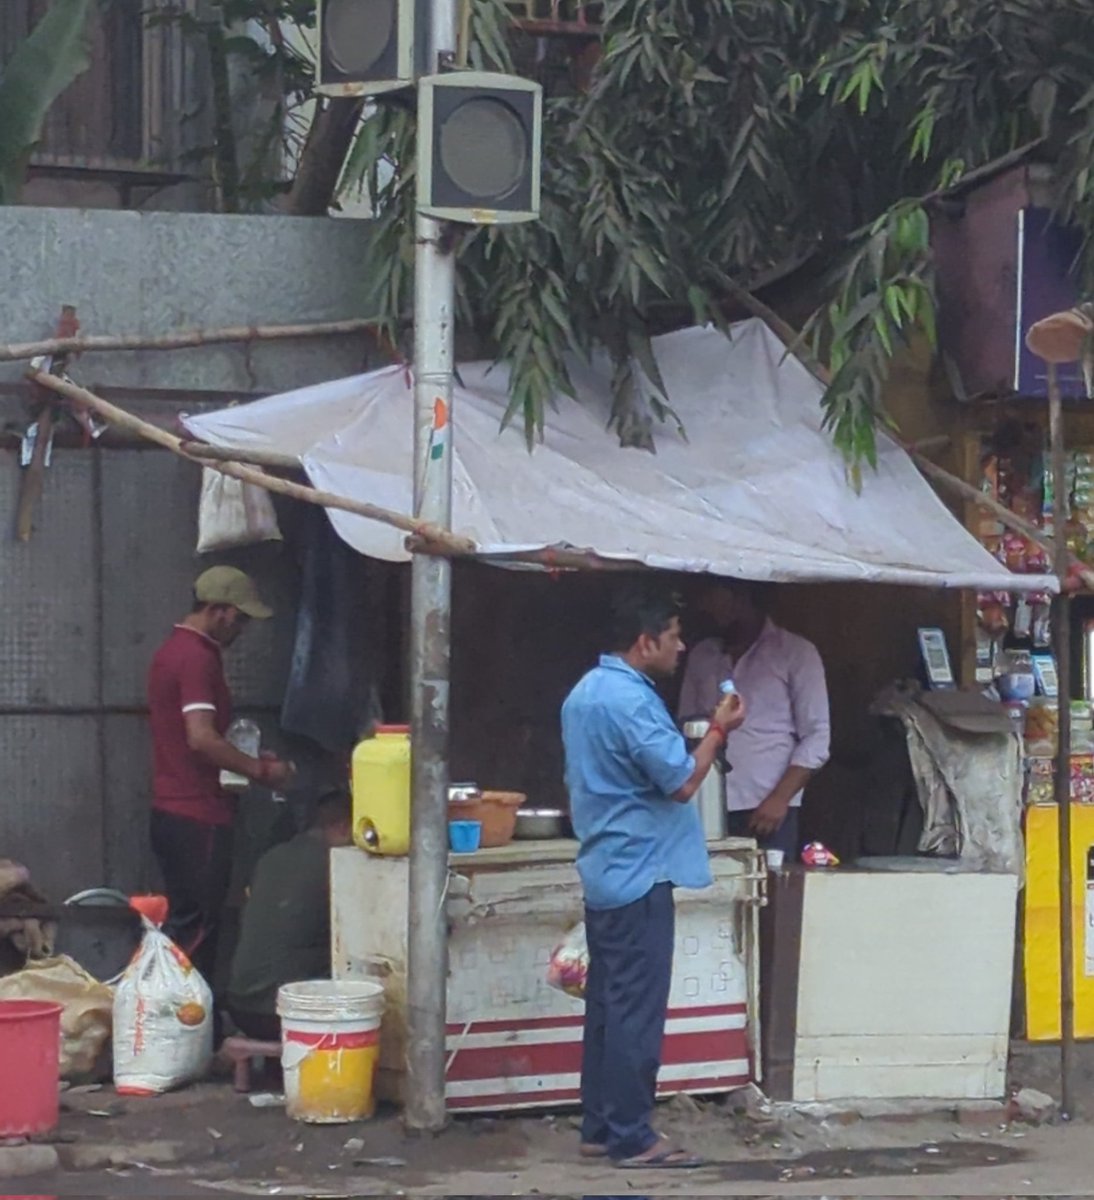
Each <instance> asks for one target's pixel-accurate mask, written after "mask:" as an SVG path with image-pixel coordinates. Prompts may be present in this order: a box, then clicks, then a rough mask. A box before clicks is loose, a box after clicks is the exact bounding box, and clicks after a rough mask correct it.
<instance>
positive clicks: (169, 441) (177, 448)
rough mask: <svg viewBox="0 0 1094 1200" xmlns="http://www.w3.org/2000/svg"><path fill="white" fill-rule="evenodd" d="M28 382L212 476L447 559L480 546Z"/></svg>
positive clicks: (40, 375)
mask: <svg viewBox="0 0 1094 1200" xmlns="http://www.w3.org/2000/svg"><path fill="white" fill-rule="evenodd" d="M27 378H28V379H30V380H32V381H33V382H34V383H40V384H41V385H42V386H43V387H46V388H49V389H50V390H51V391H54V392H57V393H58V395H61V396H64V397H65V398H66V399H67V400H70V401H71V402H72V403H73V404H75V405H78V406H79V407H82V408H89V409H91V411H92V412H94V413H95V414H96V415H98V416H99V417H101V418H102V419H103V420H104V421H106V422H108V423H109V424H111V425H117V426H119V427H120V428H122V429H126V430H128V431H129V432H131V433H136V434H139V435H140V436H141V437H143V438H146V439H147V440H148V441H150V442H154V443H155V444H156V445H158V446H162V447H164V449H167V450H170V451H172V452H173V453H174V454H177V455H178V456H179V457H180V458H185V459H186V460H187V461H188V462H193V463H197V464H198V466H202V467H208V468H209V469H210V470H212V471H219V472H220V473H221V474H222V475H229V476H231V477H232V478H233V479H238V480H240V481H241V482H242V483H253V484H254V485H255V486H256V487H260V488H265V489H266V491H268V492H275V493H277V494H278V495H279V496H288V497H289V498H290V499H292V500H302V501H304V503H305V504H318V505H319V506H320V507H322V508H334V509H338V510H340V511H342V512H348V513H353V514H354V516H358V517H365V518H367V519H368V520H370V521H379V522H381V523H382V524H384V525H391V526H393V527H394V528H395V529H400V530H402V531H403V532H404V533H408V534H413V535H415V536H417V537H420V538H424V539H425V540H426V541H428V542H431V543H433V544H434V545H437V546H439V547H444V549H445V550H446V552H447V553H448V554H450V555H452V556H453V557H456V558H467V557H471V556H473V555H474V554H475V553H476V547H475V543H474V542H473V541H471V539H470V538H465V537H459V536H458V535H456V534H453V533H449V532H448V530H445V529H440V528H439V527H438V526H436V525H432V524H430V523H429V522H428V521H419V520H416V519H415V518H414V517H408V516H407V515H406V514H405V513H399V512H394V511H393V510H391V509H388V508H381V507H380V506H379V505H378V504H369V503H367V502H366V501H363V500H351V499H349V498H348V497H347V496H339V495H336V494H335V493H334V492H325V491H322V490H320V489H319V488H313V487H308V486H305V485H304V484H300V483H293V482H291V481H290V480H288V479H280V478H278V477H277V476H275V475H267V474H266V473H265V472H263V471H261V470H259V469H258V468H256V467H244V466H240V465H239V464H238V463H233V462H217V461H216V460H212V459H210V460H204V461H203V460H202V459H200V458H195V457H193V456H191V455H190V454H188V453H187V452H186V451H185V450H184V449H183V442H182V438H180V437H176V436H175V434H173V433H168V432H167V430H166V429H160V428H158V427H157V426H155V425H151V424H149V423H148V422H147V421H142V420H141V418H140V417H135V416H133V414H132V413H128V412H126V411H125V409H123V408H118V406H117V405H115V404H111V403H110V401H109V400H104V399H103V398H102V397H101V396H96V395H95V393H94V392H89V391H88V390H87V389H86V388H82V387H79V386H78V385H77V384H75V383H71V382H70V381H68V380H66V379H58V378H57V377H56V376H54V375H47V374H45V373H44V372H42V371H30V372H28V374H27Z"/></svg>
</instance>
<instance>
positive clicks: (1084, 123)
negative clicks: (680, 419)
mask: <svg viewBox="0 0 1094 1200" xmlns="http://www.w3.org/2000/svg"><path fill="white" fill-rule="evenodd" d="M472 8H473V14H472V15H473V20H472V28H473V44H472V46H471V49H470V59H471V62H472V65H475V66H480V67H487V68H489V67H494V68H498V69H502V70H509V69H512V67H513V60H514V55H516V56H517V61H516V66H517V68H518V69H519V70H520V71H521V73H525V74H527V73H529V72H530V71H531V70H532V69H534V65H533V64H532V62H531V56H530V55H527V54H526V53H525V51H526V49H527V46H528V44H529V43H528V41H527V39H522V36H521V35H514V34H512V33H511V31H510V30H509V28H508V15H507V11H506V8H505V6H504V4H503V3H502V2H501V0H472ZM604 19H605V36H604V41H603V55H602V58H601V61H600V63H599V65H598V66H597V68H596V71H595V73H594V76H593V82H592V86H591V87H590V88H589V90H588V91H587V92H585V93H583V94H574V93H573V90H572V89H571V92H570V94H566V93H565V92H564V91H562V90H560V89H558V88H556V89H555V91H554V92H553V93H550V94H548V97H547V101H546V105H545V126H546V127H545V137H544V164H543V166H544V187H543V218H542V220H541V221H540V222H538V223H535V224H532V225H529V226H524V227H519V228H510V229H505V230H498V229H485V230H478V231H475V232H473V233H472V234H470V235H468V236H467V237H466V238H465V240H464V241H463V243H462V246H461V251H460V279H461V294H460V316H461V319H462V320H463V321H464V322H465V323H467V324H469V325H471V326H473V327H474V328H475V329H476V330H477V331H478V332H479V333H480V334H481V335H482V336H483V337H484V338H485V339H486V342H487V344H488V345H490V346H491V347H492V349H493V352H494V353H496V354H497V355H498V356H499V357H504V358H506V359H509V360H510V361H511V363H512V366H513V391H512V398H511V405H510V413H509V416H510V418H511V419H519V420H521V421H523V423H524V428H525V430H526V432H527V434H528V437H529V439H530V440H534V439H535V437H536V436H537V433H538V431H539V430H540V429H541V428H542V422H543V418H544V412H545V409H546V406H547V405H548V404H549V402H550V396H551V394H552V393H553V392H555V391H559V390H561V391H564V392H565V391H569V390H570V381H569V376H568V373H567V369H566V355H567V353H568V352H572V351H577V352H578V353H580V354H588V353H589V351H590V350H591V348H592V346H593V345H594V343H599V344H601V345H604V346H606V347H607V348H608V349H609V350H610V352H611V354H612V356H613V359H614V361H615V363H616V372H615V383H616V406H615V413H614V423H615V425H616V427H617V428H618V429H619V431H620V433H621V435H622V436H623V437H624V440H625V441H628V442H630V443H637V444H645V445H648V444H650V439H651V436H652V435H651V430H652V428H653V424H652V423H653V422H654V421H656V420H657V419H659V418H664V417H668V418H670V419H671V414H672V409H671V404H672V397H671V396H666V395H665V394H664V392H663V388H662V387H661V384H660V381H659V380H658V379H656V378H655V377H653V376H651V374H650V372H651V368H652V367H653V363H652V355H651V354H650V352H649V337H650V334H651V333H652V332H656V331H658V330H659V329H662V328H666V327H671V326H672V325H673V324H676V325H681V324H685V323H688V322H690V321H693V320H697V321H703V320H707V319H716V318H717V315H718V313H719V311H720V308H721V304H722V301H723V300H724V298H725V296H726V294H727V291H728V290H731V289H728V288H727V286H726V284H727V281H731V282H732V283H735V284H736V285H738V286H740V287H744V288H746V289H750V290H751V289H754V288H756V287H757V286H760V285H761V284H762V283H763V281H764V280H765V279H770V278H772V277H776V276H778V275H780V274H782V273H785V272H786V271H787V270H789V269H791V268H793V267H795V266H796V265H798V264H802V263H809V264H810V267H811V269H813V270H815V271H816V272H817V273H819V274H820V275H821V276H822V277H823V279H824V303H823V304H822V306H821V307H820V308H819V309H818V311H817V312H816V313H815V314H814V316H813V318H812V320H811V321H810V322H809V326H808V331H807V332H808V336H809V338H810V340H811V344H812V346H813V348H814V352H815V353H817V354H818V355H821V354H823V356H824V357H825V358H826V359H827V360H828V361H829V362H830V363H831V364H832V368H833V372H834V377H833V380H832V384H831V386H830V387H829V388H828V390H827V394H826V395H825V398H824V406H825V417H826V421H827V424H828V427H829V428H830V430H831V432H832V435H833V438H834V440H835V443H836V445H837V446H838V447H839V448H840V450H841V451H842V452H843V453H844V454H845V456H846V457H847V460H848V462H849V464H850V465H851V468H852V472H853V473H854V472H857V471H858V470H859V469H860V467H861V465H862V464H870V463H872V462H873V461H874V456H875V450H876V442H875V437H876V431H877V430H878V428H879V427H882V426H884V424H885V423H886V420H887V418H886V415H885V411H884V406H883V402H882V392H883V388H884V384H885V380H886V377H887V373H888V364H889V361H890V358H891V356H892V355H893V353H895V352H896V351H897V350H898V349H899V347H901V346H902V345H904V344H905V343H906V342H907V341H908V340H909V338H911V337H913V336H926V337H927V338H929V339H932V340H933V337H934V320H935V290H934V279H933V273H932V267H931V254H930V248H929V236H928V235H929V215H930V210H931V205H932V203H933V201H934V199H935V198H936V197H937V193H938V192H939V190H940V189H944V188H947V187H950V186H952V185H953V184H955V183H957V182H958V181H959V180H960V179H961V178H962V177H963V176H964V175H965V174H967V173H968V172H969V171H971V170H974V169H976V168H978V167H980V166H983V165H985V164H987V163H990V162H992V161H994V160H995V159H997V158H998V157H1000V156H1001V155H1004V154H1006V153H1007V152H1009V151H1011V150H1013V149H1015V148H1016V147H1019V146H1023V145H1025V144H1027V143H1029V142H1030V141H1031V140H1035V139H1037V138H1044V139H1046V141H1045V143H1044V148H1045V152H1046V154H1048V155H1050V156H1051V157H1052V158H1053V159H1054V160H1055V162H1056V164H1057V179H1058V182H1059V201H1060V205H1061V209H1062V211H1063V212H1064V213H1065V214H1066V215H1067V216H1068V217H1070V218H1071V219H1074V220H1076V221H1078V222H1079V223H1080V224H1081V225H1082V226H1083V228H1084V229H1086V230H1088V231H1090V230H1094V174H1092V172H1091V164H1092V162H1094V85H1092V84H1091V82H1090V81H1091V80H1092V79H1094V38H1092V37H1091V36H1090V32H1091V9H1090V6H1089V3H1088V0H607V3H606V5H605V18H604ZM522 55H524V57H521V56H522ZM525 57H526V58H528V59H529V62H528V63H526V62H525ZM363 129H364V132H363V134H362V140H361V141H360V142H359V144H358V146H357V148H356V152H355V154H354V156H353V159H352V161H351V163H350V164H349V167H348V169H347V172H346V184H347V186H350V187H352V186H354V185H355V183H359V182H360V181H361V180H362V179H366V178H367V179H368V180H369V181H370V184H369V189H370V194H371V195H372V197H373V199H374V203H375V206H376V211H377V214H378V216H379V220H380V224H381V237H380V239H379V240H378V242H377V247H376V258H375V261H374V267H373V273H374V275H375V277H376V278H377V279H378V280H382V282H383V288H382V291H383V296H382V297H378V299H380V300H381V301H382V303H383V306H384V311H385V313H386V314H387V316H388V318H389V319H390V321H391V322H392V324H393V326H394V325H395V323H396V322H397V321H399V320H400V319H401V320H403V321H405V320H406V318H407V317H408V315H409V314H410V311H411V296H412V286H413V270H412V253H411V250H412V244H411V240H410V239H411V236H412V235H411V228H412V226H411V222H410V220H409V218H410V214H411V211H412V206H413V187H412V186H410V184H411V166H410V163H411V155H412V146H413V130H412V126H411V121H410V118H409V117H408V116H407V115H406V114H405V113H403V112H399V111H392V110H390V109H388V108H386V107H383V106H381V107H378V108H377V110H376V115H375V116H373V117H372V118H371V119H370V120H368V121H366V122H365V124H364V127H363ZM1087 257H1088V258H1091V259H1092V261H1094V255H1088V256H1087ZM1091 274H1092V276H1094V271H1092V272H1091ZM1092 282H1094V279H1092ZM639 370H641V372H642V373H643V374H645V375H646V376H647V377H648V384H649V386H642V387H636V386H635V382H636V373H637V372H638V371H639ZM651 395H652V396H653V405H652V407H651V408H649V409H647V408H645V407H644V405H645V403H646V401H645V400H644V399H643V397H646V398H648V397H649V396H651Z"/></svg>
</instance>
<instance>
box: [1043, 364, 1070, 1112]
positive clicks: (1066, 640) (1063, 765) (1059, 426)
mask: <svg viewBox="0 0 1094 1200" xmlns="http://www.w3.org/2000/svg"><path fill="white" fill-rule="evenodd" d="M1048 415H1049V422H1048V424H1049V446H1050V448H1051V451H1050V452H1051V459H1052V485H1053V496H1052V501H1053V503H1052V517H1053V523H1054V525H1055V529H1056V533H1057V534H1058V535H1059V541H1058V542H1057V551H1056V570H1057V571H1059V570H1060V569H1061V568H1062V567H1063V565H1064V562H1065V560H1066V552H1065V550H1064V542H1063V530H1064V527H1065V525H1066V524H1067V519H1068V510H1069V507H1070V505H1069V503H1068V494H1067V459H1066V451H1065V449H1064V418H1063V413H1062V405H1061V403H1060V382H1059V376H1058V373H1057V369H1056V363H1054V362H1049V364H1048ZM1052 608H1053V613H1052V617H1053V619H1052V635H1053V643H1054V645H1053V649H1054V650H1055V652H1056V676H1057V683H1058V689H1059V709H1058V711H1059V717H1058V722H1057V745H1056V779H1055V785H1054V789H1053V791H1054V796H1055V800H1056V820H1057V837H1058V853H1059V863H1060V878H1059V897H1060V1110H1061V1112H1062V1113H1063V1115H1064V1116H1065V1117H1071V1116H1073V1115H1074V1113H1075V957H1074V955H1075V929H1074V921H1073V919H1072V907H1071V906H1072V899H1073V897H1072V885H1071V597H1070V596H1068V595H1066V594H1061V595H1059V596H1057V597H1056V601H1055V603H1054V604H1053V606H1052Z"/></svg>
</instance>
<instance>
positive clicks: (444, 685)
mask: <svg viewBox="0 0 1094 1200" xmlns="http://www.w3.org/2000/svg"><path fill="white" fill-rule="evenodd" d="M429 10H430V20H429V29H428V37H429V58H428V68H429V70H431V71H437V70H439V69H441V68H442V67H444V66H449V65H451V64H452V62H454V60H455V54H456V37H457V28H458V21H457V0H431V3H430V5H429ZM455 281H456V264H455V252H454V246H453V240H452V239H451V238H450V237H448V235H447V231H446V227H445V225H444V224H443V223H442V222H440V221H435V220H433V219H431V218H429V217H426V216H423V215H422V214H421V213H417V214H415V248H414V465H415V473H414V513H415V515H416V516H417V517H418V518H419V519H420V520H423V521H428V522H430V523H432V524H434V525H437V526H439V527H440V528H442V529H449V528H451V524H452V421H451V407H452V378H453V343H454V329H453V320H454V316H453V307H454V301H455ZM451 623H452V564H451V560H450V559H448V558H447V557H443V556H440V555H429V554H415V555H414V557H413V559H412V563H411V597H410V754H411V759H410V762H411V765H410V790H411V807H410V869H409V888H410V895H409V896H408V928H407V1043H406V1044H407V1051H406V1070H407V1094H406V1111H405V1122H406V1126H407V1128H408V1130H412V1131H415V1132H436V1131H438V1130H440V1129H442V1128H443V1127H444V1124H445V1103H444V1077H445V1021H446V994H445V992H446V982H447V976H448V936H447V921H446V914H445V893H446V887H447V881H448V818H447V804H448V739H449V674H450V663H451Z"/></svg>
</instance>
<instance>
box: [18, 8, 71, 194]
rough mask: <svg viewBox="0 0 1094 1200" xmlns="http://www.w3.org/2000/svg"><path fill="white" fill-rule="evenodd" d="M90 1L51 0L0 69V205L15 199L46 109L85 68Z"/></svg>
mask: <svg viewBox="0 0 1094 1200" xmlns="http://www.w3.org/2000/svg"><path fill="white" fill-rule="evenodd" d="M93 6H94V0H53V2H52V4H51V5H50V7H49V8H48V9H47V10H46V12H45V14H44V15H43V17H42V19H41V20H40V21H39V22H38V24H37V25H36V26H35V27H34V29H32V30H31V32H30V34H29V36H28V37H27V38H26V39H25V40H24V41H23V42H21V43H20V44H19V45H18V46H17V47H16V48H15V51H14V53H13V54H12V56H11V58H10V59H8V61H7V63H6V64H5V65H4V67H3V69H2V74H0V204H13V203H15V202H16V201H17V200H18V198H19V193H20V191H21V190H22V187H23V181H24V178H25V176H26V169H27V163H28V162H29V160H30V156H31V153H32V151H33V150H34V147H35V145H36V144H37V142H38V139H39V138H40V137H41V136H42V125H43V123H44V121H45V119H46V113H47V112H49V109H50V106H51V105H52V104H53V102H54V100H56V99H57V97H58V96H59V95H60V94H61V93H62V92H63V91H64V90H65V88H67V87H68V86H69V84H70V83H72V82H73V80H75V79H77V78H78V77H79V76H80V75H82V74H83V73H84V71H86V70H87V68H88V66H89V64H90V59H89V57H88V33H87V23H88V16H89V15H90V13H91V10H92V8H93Z"/></svg>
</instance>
